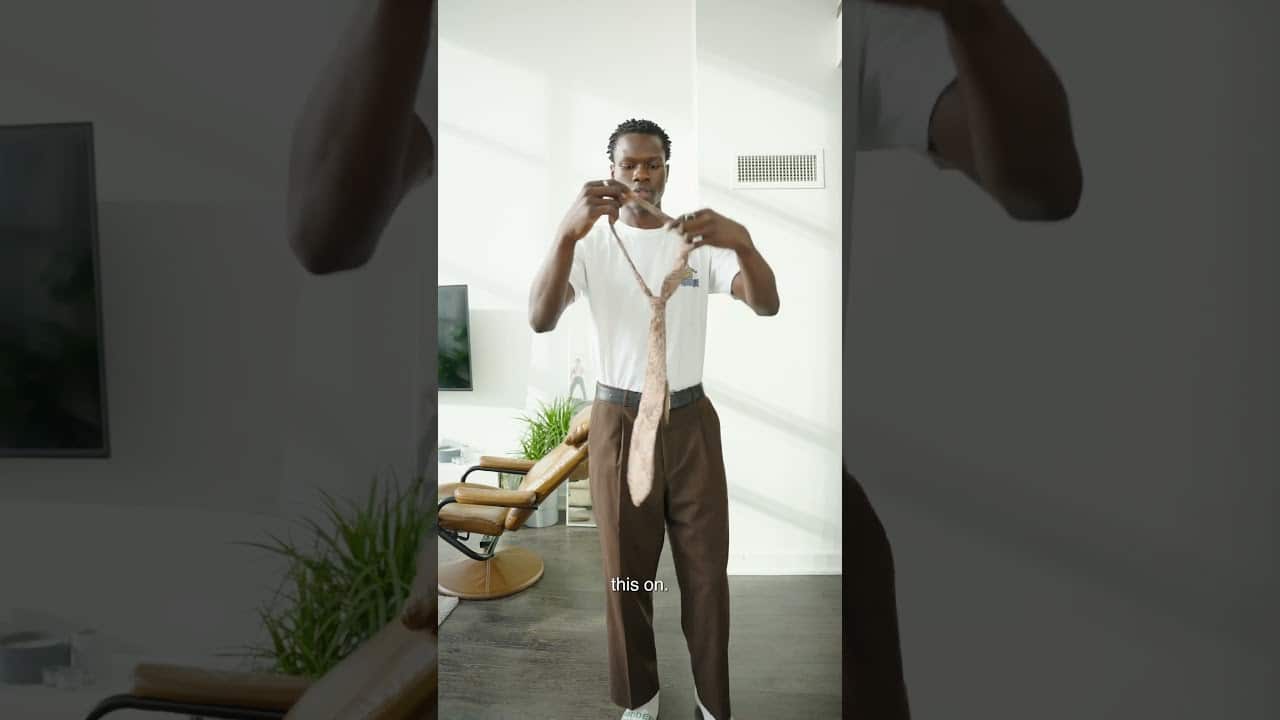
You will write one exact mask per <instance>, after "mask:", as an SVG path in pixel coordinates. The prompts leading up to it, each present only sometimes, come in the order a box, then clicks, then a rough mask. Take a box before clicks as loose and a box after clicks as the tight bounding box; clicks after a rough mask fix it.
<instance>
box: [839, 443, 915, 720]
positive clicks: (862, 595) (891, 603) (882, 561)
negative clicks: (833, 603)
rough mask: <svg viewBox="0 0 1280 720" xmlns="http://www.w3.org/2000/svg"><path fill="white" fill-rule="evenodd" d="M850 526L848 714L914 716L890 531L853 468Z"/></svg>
mask: <svg viewBox="0 0 1280 720" xmlns="http://www.w3.org/2000/svg"><path fill="white" fill-rule="evenodd" d="M844 527H845V534H844V546H845V555H844V574H843V576H842V578H841V584H842V585H843V590H844V593H843V598H842V604H843V606H844V607H843V611H844V624H843V626H842V628H843V633H844V683H843V684H844V716H845V717H847V718H858V719H861V718H868V719H869V720H870V719H872V718H874V720H908V719H909V718H910V717H911V711H910V709H909V705H908V703H907V685H906V681H905V680H904V678H903V672H902V648H901V644H900V641H899V638H898V601H897V597H896V593H895V591H894V584H895V580H894V572H893V553H892V551H891V549H890V547H889V536H888V535H887V534H886V533H885V530H884V525H883V524H881V522H880V518H879V516H878V515H876V511H875V509H874V508H873V507H871V500H870V499H868V498H867V493H866V491H865V490H863V489H862V484H861V483H859V482H858V479H857V478H855V477H854V476H853V475H852V474H851V473H850V472H849V470H848V469H847V468H846V469H845V471H844Z"/></svg>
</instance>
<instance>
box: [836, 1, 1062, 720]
mask: <svg viewBox="0 0 1280 720" xmlns="http://www.w3.org/2000/svg"><path fill="white" fill-rule="evenodd" d="M847 5H849V7H846V13H845V18H844V19H845V22H846V27H847V28H850V30H851V31H849V32H846V34H845V37H846V38H849V39H851V40H852V43H851V44H852V52H849V51H846V53H845V57H846V58H847V59H846V63H848V64H847V65H846V68H845V71H844V80H845V90H844V97H845V98H846V103H848V102H853V103H854V106H853V107H852V108H850V107H849V106H848V105H846V108H845V111H844V117H845V123H846V127H848V123H850V122H852V123H853V124H854V128H855V132H854V135H855V136H856V137H857V143H858V144H857V147H858V149H859V150H876V149H885V148H906V149H910V150H914V151H916V152H918V153H921V154H923V155H926V156H928V157H930V158H931V159H933V160H934V161H935V162H936V163H938V164H939V165H940V166H942V167H950V168H955V169H958V170H960V171H961V172H963V173H964V174H965V175H967V176H968V177H969V178H971V179H972V180H973V181H974V182H975V183H977V184H978V185H979V186H981V187H982V188H983V189H984V190H986V191H987V193H988V194H989V195H991V197H992V198H993V199H994V200H995V201H996V202H998V203H999V204H1000V205H1001V207H1003V208H1004V209H1005V211H1006V212H1007V213H1008V214H1009V215H1010V217H1012V218H1014V219H1017V220H1025V221H1054V220H1062V219H1066V218H1068V217H1070V216H1071V215H1073V214H1074V213H1075V210H1076V207H1077V206H1078V204H1079V200H1080V194H1081V187H1082V173H1081V169H1080V160H1079V158H1078V156H1077V153H1076V148H1075V143H1074V139H1073V136H1072V130H1071V121H1070V113H1069V110H1068V105H1067V97H1066V93H1065V92H1064V90H1063V88H1062V84H1061V83H1060V82H1059V80H1058V77H1057V75H1056V74H1055V73H1054V70H1053V68H1052V67H1051V66H1050V65H1049V62H1048V61H1047V60H1046V59H1045V58H1044V56H1043V55H1042V54H1041V53H1040V51H1039V50H1037V49H1036V47H1035V45H1034V44H1033V43H1032V41H1031V39H1030V38H1029V37H1028V36H1027V35H1026V33H1025V32H1024V31H1023V30H1022V28H1021V27H1020V26H1019V24H1018V22H1017V20H1015V19H1014V17H1013V16H1012V14H1010V12H1009V11H1008V9H1007V8H1006V7H1005V6H1004V3H1003V2H1001V0H883V1H882V2H861V1H860V0H853V2H851V3H848V4H847ZM846 44H847V45H848V44H849V43H846ZM848 135H849V133H848V132H847V131H846V137H847V136H848ZM845 172H846V176H848V177H852V164H850V166H849V167H847V168H846V171H845ZM846 187H847V188H848V189H849V191H850V194H849V195H848V196H847V197H846V199H845V207H846V208H848V209H849V213H850V215H851V216H852V212H853V201H852V193H851V191H852V188H851V187H849V186H848V185H847V186H846ZM845 232H846V233H848V232H850V223H849V222H848V221H846V223H845ZM855 242H856V241H851V240H850V239H849V238H846V239H845V243H844V248H845V253H846V263H845V277H844V292H845V305H844V307H845V348H846V349H845V357H846V358H848V357H851V356H852V353H853V352H855V351H856V350H855V345H853V344H852V343H856V341H857V336H856V333H854V332H853V331H852V330H851V329H850V328H849V319H850V317H851V316H852V313H851V312H850V309H851V306H850V301H851V293H850V271H851V265H850V262H849V260H851V258H852V253H851V250H853V249H854V248H855V247H856V245H855ZM852 385H853V383H850V382H846V383H845V384H844V387H845V393H846V394H845V397H844V406H845V407H854V405H853V403H855V402H857V398H854V397H850V394H849V391H850V388H851V387H852ZM845 427H846V432H848V427H849V426H848V425H847V424H846V426H845ZM852 444H853V443H852V442H851V441H850V440H849V439H848V438H846V439H845V441H844V445H845V447H846V448H847V447H851V446H852ZM848 464H849V458H845V471H844V490H843V504H844V513H843V515H844V527H845V528H846V533H845V547H846V548H847V554H846V558H845V567H844V574H843V577H842V581H843V586H844V588H843V589H844V592H843V604H844V608H843V610H844V612H843V615H844V626H843V632H844V634H845V638H844V640H845V644H844V685H845V688H844V692H845V699H844V708H845V716H846V717H854V718H875V719H876V720H899V719H900V718H901V719H905V718H909V717H910V712H909V709H908V707H909V706H908V702H907V690H906V683H905V681H904V678H903V669H902V657H901V651H900V643H899V638H898V621H897V601H896V598H895V596H894V577H893V558H892V554H891V552H890V547H889V540H888V537H887V535H886V534H885V530H884V527H883V525H881V523H880V520H879V518H878V517H877V516H876V513H875V510H874V509H873V508H872V507H871V503H870V501H869V500H868V499H867V495H866V493H865V492H864V491H863V489H862V485H861V484H860V483H859V482H858V481H857V479H856V478H854V476H853V475H852V474H851V473H850V472H849V470H848Z"/></svg>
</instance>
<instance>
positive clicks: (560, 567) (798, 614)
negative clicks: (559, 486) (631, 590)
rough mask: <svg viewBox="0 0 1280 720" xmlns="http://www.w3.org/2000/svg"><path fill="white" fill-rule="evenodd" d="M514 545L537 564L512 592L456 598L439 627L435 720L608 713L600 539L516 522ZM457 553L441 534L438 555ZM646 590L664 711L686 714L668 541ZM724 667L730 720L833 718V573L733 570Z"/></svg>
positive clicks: (566, 719) (669, 719) (612, 714)
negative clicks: (655, 585) (658, 583)
mask: <svg viewBox="0 0 1280 720" xmlns="http://www.w3.org/2000/svg"><path fill="white" fill-rule="evenodd" d="M515 545H521V546H525V547H528V548H530V549H533V550H535V551H536V552H538V553H539V554H540V555H542V557H543V559H544V560H545V562H546V571H545V574H544V575H543V578H542V580H541V581H539V582H538V583H537V584H536V585H534V586H533V587H532V588H530V589H528V590H526V591H525V592H522V593H519V594H517V595H515V596H513V597H509V598H504V599H501V600H492V601H486V602H471V601H466V600H464V601H462V602H461V603H460V604H459V606H458V608H457V609H456V610H454V611H453V614H452V615H450V616H449V619H448V620H447V621H446V622H445V624H444V627H443V628H442V629H441V632H440V718H441V720H513V719H514V718H546V719H548V720H552V719H554V720H607V719H609V718H617V717H619V716H620V715H621V710H619V709H618V708H617V707H616V706H614V705H613V703H612V702H610V700H609V668H608V662H607V658H606V641H605V626H604V593H605V592H606V591H607V585H606V584H605V581H604V579H603V577H602V575H603V570H602V569H601V565H600V545H599V541H598V540H597V536H596V530H595V529H594V528H569V527H565V526H564V525H563V524H560V525H555V526H552V527H549V528H538V529H534V528H525V529H523V530H520V531H519V532H516V533H508V534H507V536H506V537H504V538H503V539H502V542H501V544H500V545H499V547H500V548H501V547H511V546H515ZM457 557H461V555H460V553H458V551H457V550H455V549H453V548H452V547H450V546H449V545H447V544H445V543H444V542H441V543H440V560H441V562H446V561H448V560H452V559H455V558H457ZM658 579H660V580H662V581H663V582H664V583H665V584H666V586H667V592H665V593H655V597H654V616H655V639H656V641H657V646H658V668H659V669H658V672H659V676H660V678H661V683H662V708H661V717H662V720H674V719H677V718H678V719H680V720H686V719H687V718H692V717H693V713H694V699H693V697H694V696H693V675H692V672H691V671H690V668H689V654H688V650H687V649H686V648H685V644H684V635H683V633H682V631H681V629H680V594H679V589H678V586H677V584H676V575H675V567H674V566H673V565H672V562H671V553H670V545H669V543H668V544H667V546H666V547H665V548H664V550H663V555H662V560H661V562H660V564H659V568H658ZM729 588H730V592H731V600H730V605H731V608H732V609H731V618H732V626H731V627H732V629H731V636H730V642H729V658H730V659H729V663H730V664H729V669H730V678H731V680H730V682H731V684H732V690H731V692H732V700H733V714H734V718H735V720H789V719H790V718H796V719H797V720H821V719H825V718H839V717H840V622H841V619H840V578H839V577H835V576H759V577H757V576H751V577H747V576H731V577H730V578H729Z"/></svg>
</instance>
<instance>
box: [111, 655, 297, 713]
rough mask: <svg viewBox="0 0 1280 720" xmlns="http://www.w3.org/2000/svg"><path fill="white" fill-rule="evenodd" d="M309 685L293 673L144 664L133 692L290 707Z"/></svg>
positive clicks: (200, 701) (135, 676)
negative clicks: (282, 673)
mask: <svg viewBox="0 0 1280 720" xmlns="http://www.w3.org/2000/svg"><path fill="white" fill-rule="evenodd" d="M310 686H311V680H310V679H308V678H303V677H297V676H294V675H278V674H274V673H254V672H237V671H229V670H209V669H206V668H196V667H186V666H183V665H164V664H157V663H142V664H139V665H138V666H137V667H136V668H134V671H133V690H132V692H133V694H134V695H136V696H138V697H144V698H153V699H157V700H169V701H175V702H187V703H195V704H202V705H229V706H235V707H245V708H257V709H262V710H288V709H289V708H291V707H293V705H294V703H296V702H297V701H298V698H300V697H302V694H303V693H304V692H306V690H307V688H308V687H310Z"/></svg>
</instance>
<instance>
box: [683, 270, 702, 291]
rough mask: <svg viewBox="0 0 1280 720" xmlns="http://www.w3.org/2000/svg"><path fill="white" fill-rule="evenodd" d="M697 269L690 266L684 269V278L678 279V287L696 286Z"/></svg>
mask: <svg viewBox="0 0 1280 720" xmlns="http://www.w3.org/2000/svg"><path fill="white" fill-rule="evenodd" d="M697 275H698V271H697V270H694V269H693V268H691V267H686V268H685V269H684V279H683V280H681V281H680V287H695V288H696V287H698V277H697Z"/></svg>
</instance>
